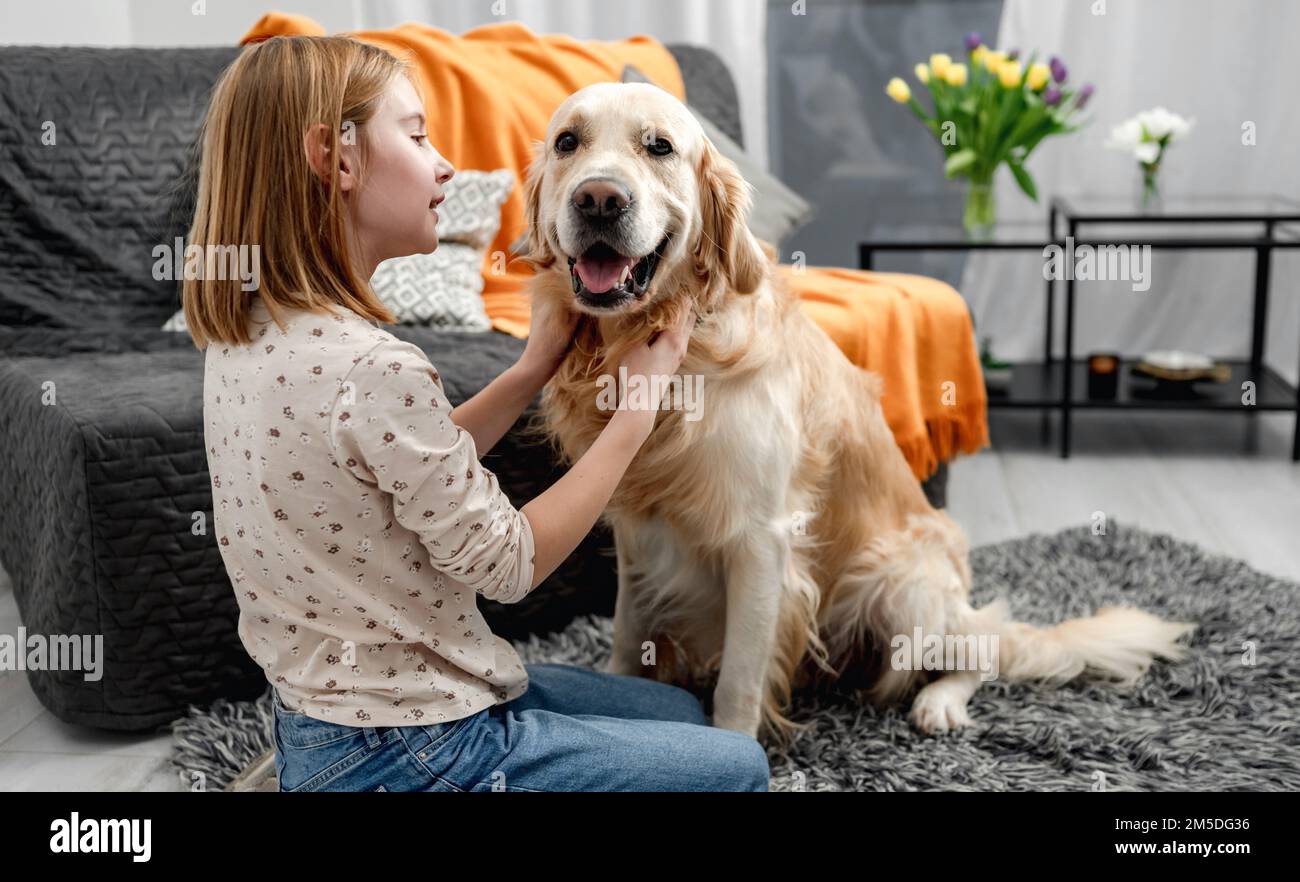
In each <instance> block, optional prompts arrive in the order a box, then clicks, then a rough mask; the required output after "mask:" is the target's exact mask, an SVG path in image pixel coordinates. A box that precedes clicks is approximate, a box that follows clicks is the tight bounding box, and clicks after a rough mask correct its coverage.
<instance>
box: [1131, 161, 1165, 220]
mask: <svg viewBox="0 0 1300 882" xmlns="http://www.w3.org/2000/svg"><path fill="white" fill-rule="evenodd" d="M1159 173H1160V166H1159V165H1158V164H1156V163H1154V162H1152V163H1138V182H1137V204H1138V208H1139V209H1141V211H1142V212H1143V213H1144V214H1150V213H1152V212H1157V211H1159V210H1160V204H1161V199H1160V181H1159V179H1158V175H1159Z"/></svg>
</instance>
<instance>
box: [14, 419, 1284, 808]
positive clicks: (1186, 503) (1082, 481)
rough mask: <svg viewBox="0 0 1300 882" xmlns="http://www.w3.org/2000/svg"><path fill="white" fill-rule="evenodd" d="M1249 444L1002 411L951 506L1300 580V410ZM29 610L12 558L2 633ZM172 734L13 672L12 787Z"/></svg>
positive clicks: (143, 768) (1147, 423)
mask: <svg viewBox="0 0 1300 882" xmlns="http://www.w3.org/2000/svg"><path fill="white" fill-rule="evenodd" d="M1258 422H1259V426H1258V445H1257V447H1258V449H1257V450H1256V451H1255V452H1253V453H1247V452H1245V451H1244V447H1243V442H1244V440H1245V439H1246V436H1247V433H1246V429H1245V425H1246V421H1245V419H1244V418H1241V417H1232V418H1228V417H1217V416H1210V415H1195V414H1156V415H1137V416H1125V415H1120V414H1103V413H1095V414H1094V413H1087V414H1083V415H1081V416H1079V417H1078V418H1077V419H1076V422H1075V433H1074V434H1075V451H1074V455H1073V457H1072V458H1071V459H1069V460H1062V459H1060V458H1058V456H1057V453H1056V448H1055V447H1054V446H1049V447H1047V448H1043V447H1040V446H1039V442H1038V417H1037V416H1036V415H1031V414H1015V415H1009V414H1005V412H995V413H994V415H993V417H992V422H991V426H992V436H993V444H994V446H993V448H992V449H989V450H986V451H984V452H982V453H980V454H978V455H976V456H971V457H964V458H962V459H960V460H958V461H957V462H955V463H954V464H953V466H952V470H951V477H950V481H949V488H948V504H949V511H950V512H951V513H952V515H953V516H954V517H955V518H956V519H957V520H958V522H959V523H961V524H962V525H963V527H965V529H966V530H967V532H968V533H969V534H970V538H971V543H972V544H973V545H979V544H984V543H988V542H998V541H1001V540H1003V539H1010V538H1014V537H1017V536H1023V535H1026V534H1029V533H1035V532H1038V533H1050V532H1055V531H1056V530H1059V529H1061V528H1064V527H1071V526H1077V525H1080V524H1088V523H1091V520H1092V517H1093V513H1094V512H1098V511H1101V512H1104V513H1105V514H1106V516H1107V517H1108V518H1110V519H1112V520H1115V521H1118V522H1120V523H1124V524H1131V525H1136V526H1141V527H1143V528H1145V529H1149V530H1155V531H1159V532H1164V533H1169V534H1171V535H1173V536H1176V537H1177V538H1179V539H1184V540H1187V541H1191V542H1195V543H1197V544H1198V545H1201V546H1202V547H1204V548H1206V549H1209V550H1211V551H1216V552H1219V553H1222V554H1227V555H1232V556H1234V557H1241V558H1244V559H1246V560H1247V561H1249V562H1250V563H1251V564H1252V565H1253V566H1255V567H1256V568H1257V569H1260V570H1263V571H1265V572H1268V573H1272V574H1274V575H1278V576H1282V577H1285V578H1288V579H1291V580H1294V581H1300V465H1298V464H1294V463H1292V462H1291V461H1290V459H1289V454H1290V443H1291V430H1292V418H1291V417H1290V416H1280V415H1261V416H1260V417H1259V418H1258ZM18 625H19V617H18V609H17V605H16V604H15V602H14V596H13V592H12V590H11V587H10V585H9V580H8V577H7V576H5V575H4V573H3V571H0V633H4V634H11V635H12V634H15V633H16V632H17V628H18ZM168 749H169V736H168V735H166V734H158V735H144V736H138V735H122V734H117V733H108V732H101V731H96V730H90V729H83V728H81V727H77V726H69V725H67V724H65V723H62V722H60V721H59V720H57V719H55V718H54V716H53V715H52V714H50V713H49V712H48V711H46V710H45V709H44V708H43V707H41V705H40V703H39V702H38V701H37V700H36V696H35V695H33V694H32V691H31V689H30V688H29V687H28V685H27V675H26V674H25V673H23V672H16V671H3V672H0V790H72V791H78V790H180V789H184V788H183V787H182V784H181V781H180V779H179V778H178V777H177V776H176V775H175V774H174V773H173V772H172V771H171V770H170V768H169V766H168V764H167V762H166V757H167V753H168Z"/></svg>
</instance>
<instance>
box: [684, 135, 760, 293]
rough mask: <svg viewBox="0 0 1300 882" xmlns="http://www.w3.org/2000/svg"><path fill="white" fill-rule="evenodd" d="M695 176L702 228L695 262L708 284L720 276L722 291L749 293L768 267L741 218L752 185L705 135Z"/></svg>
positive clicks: (753, 289)
mask: <svg viewBox="0 0 1300 882" xmlns="http://www.w3.org/2000/svg"><path fill="white" fill-rule="evenodd" d="M698 177H699V182H700V214H701V217H702V218H703V220H704V227H703V231H702V235H701V236H700V241H699V243H698V244H697V246H696V252H695V260H696V265H697V267H698V268H699V269H700V270H701V271H702V272H703V273H704V274H707V275H708V276H709V277H710V280H709V285H710V287H713V285H714V284H715V283H716V282H717V281H719V276H720V278H721V281H722V282H724V283H725V286H726V290H729V291H736V292H738V293H741V294H752V293H753V292H754V291H756V290H757V289H758V286H759V284H761V283H762V281H763V278H764V275H765V274H766V272H767V258H766V256H765V255H764V253H763V251H762V249H761V248H760V247H759V244H758V240H757V239H755V238H754V234H753V233H751V232H750V231H749V224H748V223H747V222H746V219H745V218H746V216H747V215H748V213H749V208H750V205H751V204H752V201H753V197H752V195H751V193H752V190H753V187H752V186H751V185H750V183H749V182H748V181H746V180H745V178H744V177H743V176H742V175H741V174H740V170H739V169H737V168H736V164H735V163H734V162H732V161H731V160H730V159H727V158H726V157H725V156H723V155H722V154H721V153H719V152H718V149H717V148H716V147H714V146H713V143H712V142H711V141H709V139H708V138H705V139H704V154H703V155H702V156H701V158H700V168H699V172H698Z"/></svg>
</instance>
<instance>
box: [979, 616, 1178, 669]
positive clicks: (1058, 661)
mask: <svg viewBox="0 0 1300 882" xmlns="http://www.w3.org/2000/svg"><path fill="white" fill-rule="evenodd" d="M972 612H973V614H972V616H971V618H972V620H973V621H972V622H971V625H972V626H974V629H975V630H977V631H984V632H985V633H988V632H992V633H995V634H997V636H998V644H997V645H998V649H997V669H998V670H997V676H998V677H999V678H1002V679H1006V680H1012V681H1015V680H1042V681H1047V682H1049V683H1064V682H1067V681H1069V680H1073V679H1074V678H1075V677H1078V676H1080V675H1082V674H1088V675H1090V676H1095V677H1100V678H1103V679H1108V680H1116V681H1119V682H1120V683H1124V684H1132V683H1135V682H1136V681H1137V680H1139V679H1140V678H1141V677H1142V676H1143V675H1144V674H1145V673H1146V672H1147V669H1149V668H1150V667H1151V663H1152V662H1153V661H1155V660H1156V659H1157V658H1163V659H1167V660H1169V661H1179V660H1181V659H1182V658H1183V657H1184V656H1185V655H1186V652H1187V646H1186V644H1181V643H1179V642H1178V640H1179V638H1181V637H1182V636H1183V635H1184V634H1189V633H1191V632H1192V631H1194V630H1195V629H1196V626H1195V625H1194V624H1192V623H1190V622H1169V621H1165V620H1164V619H1161V618H1159V617H1157V616H1154V615H1152V614H1150V613H1148V612H1143V611H1142V610H1140V609H1134V608H1132V607H1104V608H1102V609H1099V610H1097V612H1096V613H1094V614H1093V615H1091V616H1088V617H1086V618H1078V619H1068V620H1066V621H1064V622H1061V623H1060V624H1057V625H1053V626H1051V627H1038V626H1035V625H1028V624H1025V623H1023V622H1015V621H1011V620H1010V618H1009V616H1008V615H1007V611H1006V604H1005V602H1002V601H999V602H997V603H994V604H990V605H989V606H986V607H983V608H981V609H979V610H974V611H972Z"/></svg>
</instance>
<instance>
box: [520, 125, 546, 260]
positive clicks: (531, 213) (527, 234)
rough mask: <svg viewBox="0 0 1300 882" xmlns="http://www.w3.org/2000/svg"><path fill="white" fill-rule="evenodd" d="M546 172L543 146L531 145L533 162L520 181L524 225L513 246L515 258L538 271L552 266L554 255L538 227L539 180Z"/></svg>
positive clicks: (539, 225) (540, 203) (539, 215)
mask: <svg viewBox="0 0 1300 882" xmlns="http://www.w3.org/2000/svg"><path fill="white" fill-rule="evenodd" d="M545 170H546V145H545V144H543V143H542V142H541V141H534V142H533V161H532V162H531V163H530V164H529V166H528V175H527V176H526V178H525V179H524V221H525V223H527V224H528V227H527V229H525V230H524V232H523V235H522V236H520V238H519V240H517V241H516V242H515V246H516V248H517V250H518V256H519V257H521V258H522V259H524V260H526V261H528V262H529V263H531V264H532V265H533V266H535V267H537V268H538V269H545V268H546V267H549V266H551V265H552V264H553V263H555V254H554V252H552V251H551V246H550V245H549V244H548V243H547V241H546V236H545V235H544V233H543V231H542V227H541V215H542V177H543V176H544V174H545Z"/></svg>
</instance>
